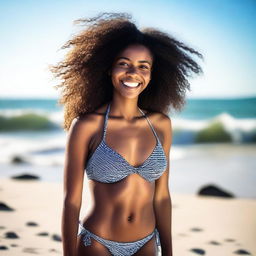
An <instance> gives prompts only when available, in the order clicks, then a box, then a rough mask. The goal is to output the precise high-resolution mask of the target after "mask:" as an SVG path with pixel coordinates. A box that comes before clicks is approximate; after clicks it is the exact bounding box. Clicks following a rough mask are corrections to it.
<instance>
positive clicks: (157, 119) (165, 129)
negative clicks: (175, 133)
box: [146, 112, 172, 137]
mask: <svg viewBox="0 0 256 256" xmlns="http://www.w3.org/2000/svg"><path fill="white" fill-rule="evenodd" d="M146 116H147V117H148V118H149V119H150V121H151V122H152V124H153V125H154V127H156V128H157V129H158V130H159V131H160V132H161V134H163V136H164V137H168V136H170V134H171V133H172V120H171V118H170V117H169V116H168V115H166V114H164V113H161V112H147V113H146Z"/></svg>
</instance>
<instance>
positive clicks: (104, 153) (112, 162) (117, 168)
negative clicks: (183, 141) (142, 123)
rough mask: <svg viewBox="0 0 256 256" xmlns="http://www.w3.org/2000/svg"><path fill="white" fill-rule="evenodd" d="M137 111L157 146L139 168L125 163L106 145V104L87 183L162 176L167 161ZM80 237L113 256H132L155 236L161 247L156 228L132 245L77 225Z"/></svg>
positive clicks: (153, 178) (90, 161)
mask: <svg viewBox="0 0 256 256" xmlns="http://www.w3.org/2000/svg"><path fill="white" fill-rule="evenodd" d="M139 110H140V112H141V113H142V114H143V116H145V118H146V120H147V122H148V124H149V125H150V127H151V130H152V131H153V133H154V135H155V137H156V141H157V142H156V146H155V148H154V150H153V151H152V153H151V154H150V156H149V157H148V158H147V159H146V160H145V161H144V162H143V163H142V164H141V165H139V166H137V167H135V166H132V165H131V164H129V163H128V161H126V159H124V158H123V157H122V156H121V155H120V154H119V153H117V152H116V151H115V150H113V149H112V148H111V147H109V146H108V145H107V143H106V132H107V121H108V115H109V111H110V104H109V105H108V108H107V111H106V115H105V120H104V131H103V138H102V140H101V142H100V144H99V145H98V147H97V148H96V150H95V151H94V152H93V154H92V155H91V156H90V157H89V159H88V161H87V164H86V168H85V170H86V174H87V177H88V179H91V180H96V181H99V182H103V183H114V182H118V181H120V180H122V179H124V178H126V177H127V176H128V175H130V174H133V173H137V174H139V175H140V176H141V177H142V178H144V179H145V180H147V181H148V182H154V181H155V180H157V179H159V178H160V177H161V175H162V174H163V173H164V171H165V170H166V167H167V159H166V156H165V152H164V149H163V147H162V145H161V142H160V140H159V138H158V136H157V134H156V132H155V130H154V127H153V126H152V124H151V122H150V120H149V119H148V118H147V116H146V115H145V114H144V112H143V111H142V110H141V109H139ZM79 235H81V236H83V238H82V239H83V242H84V245H85V246H89V245H91V237H92V238H94V239H95V240H96V241H98V242H99V243H101V244H103V245H104V246H105V247H107V248H108V250H109V251H110V253H111V254H112V255H113V256H131V255H133V254H135V253H136V252H137V251H138V250H139V249H140V248H141V247H142V246H143V245H144V244H145V243H146V242H148V241H149V240H150V239H151V238H152V237H153V236H154V235H155V236H156V244H157V246H160V239H159V233H158V230H157V229H156V228H155V229H154V231H153V232H152V233H151V234H149V235H148V236H146V237H145V238H142V239H140V240H137V241H134V242H116V241H112V240H107V239H103V238H101V237H99V236H97V235H96V234H94V233H92V232H90V231H89V230H88V229H86V228H85V227H83V226H82V223H81V222H80V221H79V231H78V236H79Z"/></svg>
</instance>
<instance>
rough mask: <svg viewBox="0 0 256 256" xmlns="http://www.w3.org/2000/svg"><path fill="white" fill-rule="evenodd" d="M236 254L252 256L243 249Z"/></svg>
mask: <svg viewBox="0 0 256 256" xmlns="http://www.w3.org/2000/svg"><path fill="white" fill-rule="evenodd" d="M234 253H235V254H241V255H251V253H250V252H248V251H246V250H243V249H240V250H237V251H235V252H234Z"/></svg>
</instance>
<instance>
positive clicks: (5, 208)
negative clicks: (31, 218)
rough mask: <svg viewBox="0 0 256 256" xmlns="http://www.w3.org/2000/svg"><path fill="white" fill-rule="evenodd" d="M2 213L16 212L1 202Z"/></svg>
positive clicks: (0, 209)
mask: <svg viewBox="0 0 256 256" xmlns="http://www.w3.org/2000/svg"><path fill="white" fill-rule="evenodd" d="M0 211H14V209H13V208H11V207H10V206H8V205H7V204H5V203H3V202H0Z"/></svg>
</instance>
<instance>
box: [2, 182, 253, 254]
mask: <svg viewBox="0 0 256 256" xmlns="http://www.w3.org/2000/svg"><path fill="white" fill-rule="evenodd" d="M85 188H86V186H85ZM86 193H87V190H86V189H85V190H84V194H86ZM0 195H1V196H0V201H1V202H3V203H5V204H7V205H8V206H9V207H11V208H14V211H0V248H1V247H2V246H5V247H7V248H8V249H6V250H0V255H6V256H8V255H15V256H16V255H18V256H19V255H28V254H39V255H40V254H41V255H62V245H61V242H60V241H55V240H53V235H57V236H60V235H61V233H60V230H61V229H60V227H61V210H62V199H63V191H62V184H60V183H49V182H42V181H15V180H12V179H8V178H1V179H0ZM171 196H172V202H173V219H172V222H173V224H172V225H173V227H172V233H173V252H174V256H187V255H209V256H211V255H212V256H222V255H223V256H229V255H238V254H242V250H244V251H247V252H248V253H250V254H243V255H256V200H254V199H244V198H243V199H223V198H217V197H199V196H196V195H190V194H171ZM85 199H86V200H89V199H87V198H86V197H84V200H85ZM84 205H85V204H83V208H82V209H81V214H83V212H84V209H85V208H84ZM80 216H81V215H80ZM27 222H35V223H37V224H38V225H37V226H28V225H26V223H27ZM7 232H15V233H16V234H17V235H18V236H19V238H12V239H11V238H6V233H7ZM40 232H47V233H48V234H46V235H45V236H38V235H37V234H38V233H40ZM193 249H194V251H192V250H193ZM196 249H197V252H196ZM239 250H240V253H239Z"/></svg>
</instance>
